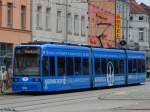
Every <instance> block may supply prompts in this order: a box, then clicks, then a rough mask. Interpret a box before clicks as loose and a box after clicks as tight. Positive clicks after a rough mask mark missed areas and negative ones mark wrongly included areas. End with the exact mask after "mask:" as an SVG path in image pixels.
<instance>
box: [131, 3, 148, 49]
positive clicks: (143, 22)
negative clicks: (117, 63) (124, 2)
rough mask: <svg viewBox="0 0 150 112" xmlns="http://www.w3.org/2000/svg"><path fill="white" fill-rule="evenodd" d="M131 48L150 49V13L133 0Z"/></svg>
mask: <svg viewBox="0 0 150 112" xmlns="http://www.w3.org/2000/svg"><path fill="white" fill-rule="evenodd" d="M129 27H130V30H129V33H130V36H129V42H130V43H131V44H130V46H129V48H133V49H137V50H143V51H146V50H147V49H149V36H150V35H149V31H150V24H149V15H148V14H147V13H146V11H145V10H144V9H143V8H141V7H140V5H139V4H137V3H136V1H135V0H132V1H131V15H130V26H129Z"/></svg>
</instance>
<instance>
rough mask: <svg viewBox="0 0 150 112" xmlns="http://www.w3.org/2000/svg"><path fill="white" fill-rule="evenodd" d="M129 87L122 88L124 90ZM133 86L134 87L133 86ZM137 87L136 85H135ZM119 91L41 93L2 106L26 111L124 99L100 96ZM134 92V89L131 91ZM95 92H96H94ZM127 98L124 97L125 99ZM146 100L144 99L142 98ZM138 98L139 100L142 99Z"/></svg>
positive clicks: (10, 101) (11, 100)
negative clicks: (95, 100) (91, 101)
mask: <svg viewBox="0 0 150 112" xmlns="http://www.w3.org/2000/svg"><path fill="white" fill-rule="evenodd" d="M128 88H129V87H124V88H121V90H122V89H123V90H124V91H126V89H128ZM131 88H132V87H131ZM134 88H135V87H134ZM117 91H120V88H114V89H105V90H92V91H82V92H75V93H65V94H57V95H51V94H50V95H46V96H43V95H40V96H33V97H31V96H29V97H28V96H25V97H22V98H20V97H19V98H17V99H9V100H7V101H6V102H5V101H4V102H1V103H0V108H12V109H16V110H18V112H22V111H23V112H26V111H32V110H38V109H41V108H49V107H50V106H52V107H54V106H61V105H65V104H68V103H69V104H71V103H79V102H83V101H85V100H89V99H91V98H92V99H98V100H101V101H102V100H118V101H119V100H123V99H109V98H105V97H104V98H103V97H100V96H103V95H105V96H107V95H110V94H115V93H117ZM130 92H132V91H130ZM93 93H94V94H93ZM125 100H126V99H124V101H125ZM127 100H136V99H127ZM141 100H144V99H141ZM141 100H140V99H138V101H141ZM8 101H9V102H8Z"/></svg>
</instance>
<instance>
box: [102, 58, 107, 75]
mask: <svg viewBox="0 0 150 112" xmlns="http://www.w3.org/2000/svg"><path fill="white" fill-rule="evenodd" d="M101 66H102V74H107V59H101Z"/></svg>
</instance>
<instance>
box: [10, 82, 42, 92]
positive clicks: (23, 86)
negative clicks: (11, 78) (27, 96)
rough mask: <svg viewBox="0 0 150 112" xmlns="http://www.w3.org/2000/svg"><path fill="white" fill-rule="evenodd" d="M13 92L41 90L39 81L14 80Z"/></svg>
mask: <svg viewBox="0 0 150 112" xmlns="http://www.w3.org/2000/svg"><path fill="white" fill-rule="evenodd" d="M12 91H13V92H41V91H42V86H41V83H40V82H23V83H22V82H15V83H13V84H12Z"/></svg>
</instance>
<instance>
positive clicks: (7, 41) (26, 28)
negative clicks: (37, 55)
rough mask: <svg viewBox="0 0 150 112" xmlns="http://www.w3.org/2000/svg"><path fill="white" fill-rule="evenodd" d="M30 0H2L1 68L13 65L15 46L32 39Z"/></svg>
mask: <svg viewBox="0 0 150 112" xmlns="http://www.w3.org/2000/svg"><path fill="white" fill-rule="evenodd" d="M30 27H31V26H30V1H29V0H0V68H1V66H6V65H11V60H12V54H13V47H14V46H15V45H16V44H19V43H25V42H29V41H31V30H30V29H31V28H30Z"/></svg>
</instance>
